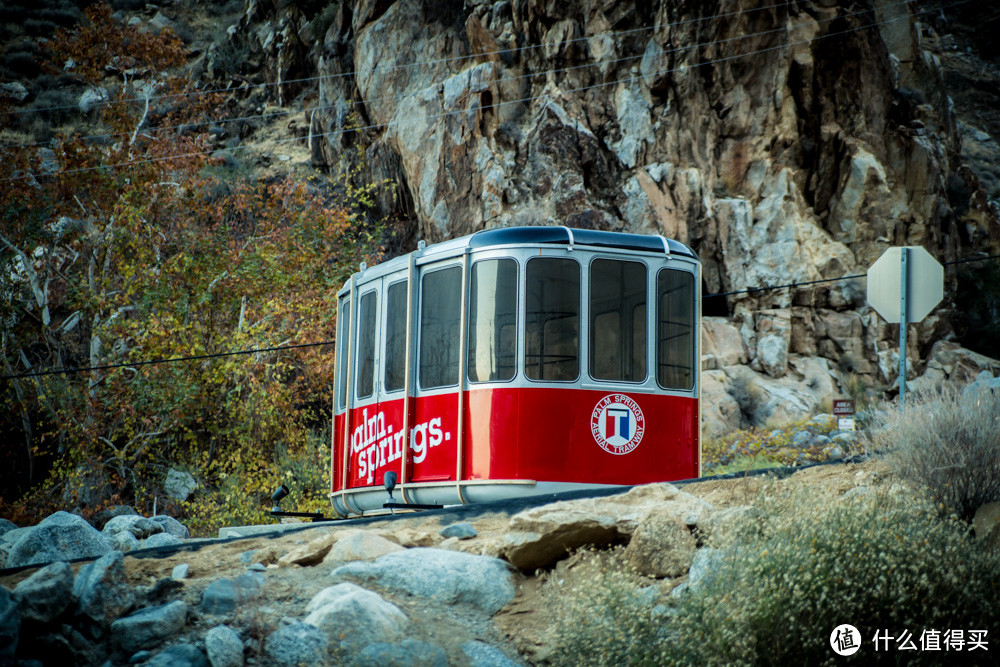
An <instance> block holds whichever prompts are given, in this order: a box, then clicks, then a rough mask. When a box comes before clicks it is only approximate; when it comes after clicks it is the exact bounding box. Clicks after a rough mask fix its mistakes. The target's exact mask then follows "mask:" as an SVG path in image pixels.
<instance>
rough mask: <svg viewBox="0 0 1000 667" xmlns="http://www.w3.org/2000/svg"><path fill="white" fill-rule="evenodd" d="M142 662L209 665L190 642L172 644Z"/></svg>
mask: <svg viewBox="0 0 1000 667" xmlns="http://www.w3.org/2000/svg"><path fill="white" fill-rule="evenodd" d="M142 664H143V667H209V662H208V660H206V659H205V654H204V653H202V652H201V650H200V649H199V648H198V647H197V646H194V645H192V644H174V645H173V646H171V647H169V648H166V649H164V650H162V651H160V652H159V653H157V654H156V655H154V656H153V657H152V658H150V659H149V660H148V661H146V662H144V663H142ZM240 664H243V663H240ZM213 667H214V666H213Z"/></svg>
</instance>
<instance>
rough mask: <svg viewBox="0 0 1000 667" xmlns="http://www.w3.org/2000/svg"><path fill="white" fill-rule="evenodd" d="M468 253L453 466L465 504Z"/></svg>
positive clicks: (464, 262) (465, 257) (460, 327)
mask: <svg viewBox="0 0 1000 667" xmlns="http://www.w3.org/2000/svg"><path fill="white" fill-rule="evenodd" d="M468 304H469V252H468V248H466V252H465V254H463V255H462V305H461V307H460V309H459V313H460V317H461V320H460V321H459V324H458V434H457V438H456V439H455V447H456V448H457V451H456V456H455V460H456V464H455V489H456V491H457V492H458V500H459V502H461V503H462V504H463V505H464V504H465V496H464V495H463V494H462V469H463V467H464V466H465V375H466V370H467V369H466V362H467V356H468V341H467V340H466V339H467V338H468V337H469V331H468V326H467V322H468V319H469V312H468V310H469V308H468Z"/></svg>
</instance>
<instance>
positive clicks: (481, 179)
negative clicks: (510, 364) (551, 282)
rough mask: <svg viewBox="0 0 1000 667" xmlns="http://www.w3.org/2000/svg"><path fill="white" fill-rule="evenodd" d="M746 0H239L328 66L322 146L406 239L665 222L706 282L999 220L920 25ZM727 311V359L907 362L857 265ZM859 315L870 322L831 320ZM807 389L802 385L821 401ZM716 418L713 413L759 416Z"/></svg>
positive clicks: (807, 275) (827, 269)
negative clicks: (735, 339) (325, 7)
mask: <svg viewBox="0 0 1000 667" xmlns="http://www.w3.org/2000/svg"><path fill="white" fill-rule="evenodd" d="M758 5H759V3H756V2H751V1H750V0H737V2H735V3H732V2H731V3H722V2H720V1H718V0H714V1H711V2H704V3H674V2H666V1H665V0H658V1H656V2H652V3H647V4H644V5H634V4H630V3H625V4H621V3H609V2H604V1H602V0H584V1H583V2H579V3H570V4H565V5H559V4H558V3H551V2H540V1H535V0H518V1H515V2H498V3H482V2H477V1H475V0H466V1H465V2H456V3H449V4H447V5H440V4H439V3H430V2H426V1H421V0H397V1H396V2H378V3H374V2H349V3H343V4H341V5H338V6H337V8H336V11H334V12H333V14H332V16H328V17H327V18H329V19H330V20H329V22H327V23H323V24H322V29H319V28H318V27H317V26H318V24H317V19H315V18H313V17H310V16H308V15H307V13H308V12H307V11H306V10H304V9H303V8H302V7H299V6H298V5H296V4H294V3H278V4H277V5H270V4H266V3H252V7H251V10H248V14H247V17H245V19H244V20H243V21H242V22H241V24H240V25H239V26H237V27H236V29H237V30H238V31H243V32H245V33H246V34H247V35H249V36H251V37H253V38H254V39H256V41H257V43H259V44H260V45H261V46H260V47H259V51H260V52H259V53H257V54H255V55H254V58H255V59H256V60H258V61H260V62H261V63H262V64H261V68H262V70H264V71H276V70H281V71H282V72H284V74H283V75H282V76H283V79H282V80H291V79H293V78H294V77H296V76H299V77H312V76H318V83H317V84H316V85H317V90H316V95H315V98H310V100H312V99H315V104H313V103H312V102H311V101H309V102H308V103H307V104H306V106H307V107H308V109H307V117H308V119H309V120H308V122H309V144H310V147H311V154H312V159H313V163H314V165H316V166H318V167H320V168H323V169H328V170H329V171H331V172H334V173H343V174H348V175H353V176H351V177H352V178H355V179H357V182H356V184H358V185H361V184H364V183H380V184H383V186H382V187H379V188H377V192H376V193H375V194H374V199H375V211H374V214H375V215H376V216H378V217H383V216H388V217H389V218H390V219H394V220H405V221H406V227H407V229H406V232H405V233H404V234H403V236H402V238H406V239H410V241H411V242H412V241H415V240H416V239H424V240H426V241H428V242H436V241H441V240H444V239H446V238H452V237H457V236H461V235H464V234H469V233H472V232H475V231H477V230H481V229H486V228H492V227H498V226H507V225H520V224H562V225H568V226H571V227H582V228H598V229H608V230H616V231H630V232H637V233H643V234H662V235H664V236H667V237H670V238H675V239H677V240H679V241H681V242H683V243H686V244H688V245H689V246H691V247H692V248H693V249H694V250H695V251H696V252H697V253H698V255H699V257H700V258H701V259H702V261H703V264H704V272H703V290H704V293H705V294H713V293H718V292H734V291H735V292H738V291H740V290H746V289H749V288H755V287H762V286H773V285H782V284H789V283H796V282H809V281H818V280H826V279H831V278H838V277H840V276H844V275H853V274H863V273H864V272H865V270H866V269H867V267H868V266H870V265H871V263H872V262H874V261H875V259H877V258H878V257H879V256H880V255H881V254H882V252H883V251H884V250H885V249H886V248H887V247H889V246H893V245H922V246H924V247H926V248H927V249H928V250H929V251H930V252H931V253H932V254H934V255H935V256H937V257H938V258H939V259H941V260H942V261H946V260H950V259H955V258H958V257H962V256H965V255H968V254H969V253H970V252H971V251H972V250H979V249H983V248H986V247H988V246H989V244H990V243H991V241H990V240H989V239H990V238H994V239H995V238H1000V226H998V222H997V220H996V215H995V212H994V209H993V208H991V206H990V205H989V203H988V197H987V196H986V195H985V194H984V193H983V190H982V188H980V186H979V181H978V179H977V177H976V176H975V174H974V173H973V172H974V171H975V170H970V169H969V167H968V166H967V165H965V164H964V163H963V162H962V155H961V152H960V151H961V145H962V139H961V137H962V132H960V130H959V124H958V121H957V119H956V116H955V112H954V110H953V105H952V104H951V103H950V101H949V98H948V95H947V94H946V90H945V88H944V78H943V74H942V70H941V59H940V58H939V57H938V55H937V51H936V49H939V44H938V38H937V36H936V35H935V34H934V31H933V29H932V28H930V27H929V26H928V24H927V23H926V22H925V23H920V22H918V21H917V17H915V16H912V15H909V14H907V12H909V11H911V10H910V9H907V8H905V7H899V6H898V3H892V2H889V1H888V0H876V2H874V3H873V5H874V8H873V9H869V10H865V11H861V10H859V9H858V8H857V7H856V6H854V5H848V4H847V3H839V2H833V1H831V2H822V3H798V4H793V5H788V6H786V5H779V6H774V7H766V8H760V7H759V6H758ZM328 13H329V12H328ZM293 27H294V28H295V29H296V30H298V32H297V33H296V34H297V35H298V39H301V40H302V41H296V40H295V39H291V37H289V35H291V34H292V32H294V31H293V30H292V28H293ZM321 32H322V34H320V33H321ZM282 35H284V37H282V38H281V39H279V37H281V36H282ZM282 68H284V69H282ZM296 68H297V69H296ZM282 95H283V96H285V97H286V98H287V97H288V95H290V92H289V91H286V90H285V87H282ZM289 99H290V98H289ZM964 131H965V134H966V135H967V136H975V135H970V134H969V131H968V130H964ZM979 172H980V173H984V172H982V170H979ZM959 185H961V187H959ZM796 308H802V309H804V310H802V311H796ZM720 309H722V310H724V311H725V312H719V313H715V314H718V315H725V316H726V317H728V318H730V320H731V321H733V323H734V325H735V326H736V327H737V330H738V334H739V336H740V338H741V339H742V344H741V345H739V348H740V349H738V350H736V353H735V354H724V356H725V357H726V360H725V361H723V360H722V359H720V358H719V357H718V355H716V353H717V352H722V353H726V350H716V349H709V350H705V351H704V352H707V353H708V354H709V355H715V357H714V358H712V359H709V360H708V365H707V366H706V368H705V370H722V369H724V368H726V367H728V366H730V365H733V363H746V364H749V365H751V367H752V368H753V370H754V371H755V372H756V373H758V374H759V375H760V376H761V378H762V381H763V382H765V383H767V382H768V381H770V380H778V381H780V382H785V383H788V382H794V383H810V384H811V385H812V384H815V383H813V382H812V380H811V379H810V378H809V377H805V376H803V374H802V373H800V372H799V371H797V370H796V368H797V367H799V366H802V364H803V361H802V359H801V358H800V357H823V358H825V359H826V360H827V361H828V362H829V364H828V365H829V367H830V370H829V373H828V374H827V375H828V376H829V379H821V380H820V384H829V385H830V386H831V387H832V389H833V393H835V394H836V393H843V391H844V389H845V387H846V383H847V380H848V379H849V378H848V376H849V375H850V374H859V375H862V376H863V377H864V379H865V381H866V382H867V384H869V385H881V386H889V385H891V384H892V383H894V382H895V381H896V374H897V372H898V370H897V367H896V364H894V363H892V360H891V358H890V353H889V350H890V348H891V347H893V346H894V345H895V343H894V338H893V335H894V334H893V333H892V332H891V331H890V329H889V328H888V327H887V326H886V325H885V324H884V322H882V321H881V320H880V319H879V318H878V317H877V316H875V315H874V314H873V313H872V311H871V310H870V309H869V308H868V307H867V305H866V303H865V285H864V282H863V281H846V282H837V283H823V284H819V285H813V286H809V287H805V288H800V289H795V290H787V289H785V290H774V291H767V292H756V293H750V294H746V293H742V294H735V295H732V296H729V297H727V299H726V300H725V303H724V304H723V305H722V306H720ZM761 310H773V311H779V310H780V311H782V312H781V313H780V314H779V316H778V317H770V318H761V317H759V316H757V313H758V311H761ZM848 314H850V316H852V317H854V319H855V321H856V322H857V323H858V324H859V326H858V327H856V328H855V330H852V331H851V332H850V333H849V334H847V335H842V334H839V333H835V332H832V331H831V332H830V333H829V335H828V334H827V330H826V328H825V326H824V322H825V321H827V320H830V319H833V318H836V317H837V316H841V315H845V316H847V315H848ZM947 317H948V316H947V315H946V314H945V315H943V316H942V318H941V319H939V320H936V321H934V322H925V323H922V324H921V325H919V326H918V327H916V328H917V331H916V332H915V335H914V337H913V343H912V345H913V349H912V350H910V351H909V354H911V355H913V356H914V357H915V358H916V359H922V358H925V357H926V356H927V354H928V353H929V351H930V345H931V344H933V342H934V341H935V340H938V339H940V338H941V337H942V336H943V335H945V333H947V332H948V331H949V330H950V325H949V324H948V322H947ZM737 359H738V360H739V361H735V360H737ZM914 368H915V369H916V371H917V375H919V374H920V373H922V372H923V368H922V367H920V366H919V364H917V365H915V366H914ZM721 377H723V376H722V375H721V374H720V378H721ZM725 377H728V376H725ZM959 379H963V378H959ZM720 382H721V385H722V388H723V390H724V391H725V392H727V393H729V394H732V393H733V391H732V389H733V388H732V386H731V382H729V381H728V380H725V379H722V380H720ZM811 391H812V393H813V394H814V396H813V398H812V399H808V400H799V401H797V402H796V403H795V405H806V406H808V405H812V404H815V403H817V402H818V401H819V400H822V399H823V398H827V397H829V396H828V395H819V390H818V389H815V388H813V389H812V390H811ZM814 399H815V400H814ZM724 402H725V401H723V403H724ZM720 405H721V404H720ZM726 409H728V408H725V407H723V411H725V410H726ZM721 416H722V417H724V418H725V419H726V421H724V422H722V423H720V428H721V429H723V430H724V429H726V428H732V427H736V426H740V425H743V426H746V425H747V424H748V423H754V422H755V421H759V418H761V417H762V416H760V415H757V416H755V415H742V416H740V417H739V418H733V416H732V415H731V414H730V415H729V416H726V415H721ZM791 416H793V417H795V416H798V415H797V414H796V415H791Z"/></svg>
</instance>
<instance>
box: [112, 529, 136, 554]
mask: <svg viewBox="0 0 1000 667" xmlns="http://www.w3.org/2000/svg"><path fill="white" fill-rule="evenodd" d="M111 543H112V544H113V545H114V546H115V549H117V550H118V551H121V552H123V553H128V552H129V551H132V550H133V549H138V548H139V547H140V542H139V540H138V538H136V536H135V535H133V534H132V533H131V532H129V531H127V530H123V531H122V532H120V533H115V534H114V535H113V536H112V537H111Z"/></svg>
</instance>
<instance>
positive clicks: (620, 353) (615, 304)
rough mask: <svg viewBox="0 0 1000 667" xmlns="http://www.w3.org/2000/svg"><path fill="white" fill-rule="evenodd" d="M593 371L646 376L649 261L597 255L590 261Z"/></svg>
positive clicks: (601, 375)
mask: <svg viewBox="0 0 1000 667" xmlns="http://www.w3.org/2000/svg"><path fill="white" fill-rule="evenodd" d="M590 375H591V377H593V378H594V379H597V380H616V381H622V382H642V381H643V380H645V379H646V265H645V264H642V263H641V262H622V261H619V260H613V259H597V260H594V262H593V263H592V264H591V265H590Z"/></svg>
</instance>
